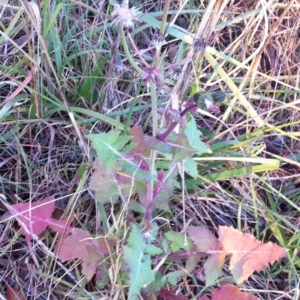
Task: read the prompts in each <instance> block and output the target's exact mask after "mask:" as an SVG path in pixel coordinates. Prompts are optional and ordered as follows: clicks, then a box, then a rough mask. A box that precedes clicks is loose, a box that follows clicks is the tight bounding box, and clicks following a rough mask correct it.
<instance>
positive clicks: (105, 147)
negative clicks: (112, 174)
mask: <svg viewBox="0 0 300 300" xmlns="http://www.w3.org/2000/svg"><path fill="white" fill-rule="evenodd" d="M88 138H89V139H90V140H91V141H92V143H93V146H94V148H95V149H96V151H97V154H98V157H99V160H100V162H101V163H103V164H104V165H105V166H106V169H107V171H108V172H109V171H111V170H112V169H113V167H114V165H115V164H116V162H117V160H118V159H120V160H125V161H127V162H128V163H130V160H129V159H127V158H126V157H125V156H124V154H123V153H122V152H121V150H122V149H123V148H124V147H125V145H126V144H127V143H128V142H129V141H130V139H131V137H130V136H120V132H119V131H111V132H108V133H102V134H91V135H89V136H88Z"/></svg>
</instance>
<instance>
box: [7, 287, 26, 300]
mask: <svg viewBox="0 0 300 300" xmlns="http://www.w3.org/2000/svg"><path fill="white" fill-rule="evenodd" d="M6 288H7V293H6V300H25V298H24V297H23V295H22V293H21V291H20V290H18V289H16V288H14V287H11V286H10V285H8V284H7V285H6Z"/></svg>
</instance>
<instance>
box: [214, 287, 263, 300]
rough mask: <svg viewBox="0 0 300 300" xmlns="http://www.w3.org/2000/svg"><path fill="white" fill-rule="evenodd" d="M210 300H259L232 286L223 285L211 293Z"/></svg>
mask: <svg viewBox="0 0 300 300" xmlns="http://www.w3.org/2000/svg"><path fill="white" fill-rule="evenodd" d="M211 300H259V299H258V298H257V297H255V296H253V295H251V294H249V293H247V292H242V291H240V290H239V288H238V287H236V286H234V285H232V284H224V285H223V286H221V287H220V288H218V289H214V290H213V292H212V298H211Z"/></svg>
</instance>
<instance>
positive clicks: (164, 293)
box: [159, 289, 188, 300]
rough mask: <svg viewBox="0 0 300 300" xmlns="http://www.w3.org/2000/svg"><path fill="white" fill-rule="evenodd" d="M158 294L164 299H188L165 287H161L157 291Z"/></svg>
mask: <svg viewBox="0 0 300 300" xmlns="http://www.w3.org/2000/svg"><path fill="white" fill-rule="evenodd" d="M159 296H160V297H162V298H164V300H188V298H186V297H184V296H182V295H181V294H180V295H175V294H174V292H173V291H169V290H167V289H162V290H160V291H159Z"/></svg>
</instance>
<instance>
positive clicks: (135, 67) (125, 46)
mask: <svg viewBox="0 0 300 300" xmlns="http://www.w3.org/2000/svg"><path fill="white" fill-rule="evenodd" d="M119 28H120V35H121V43H122V46H123V49H124V52H125V55H126V57H127V59H128V61H129V63H130V65H131V66H132V67H133V68H134V69H135V70H136V71H137V72H138V73H140V74H141V75H142V76H146V75H147V73H146V72H145V71H144V70H143V69H141V68H140V67H139V66H138V65H137V64H136V63H135V61H134V60H133V58H132V56H131V54H130V52H129V49H128V45H127V42H126V37H125V32H124V28H123V27H122V26H119Z"/></svg>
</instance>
